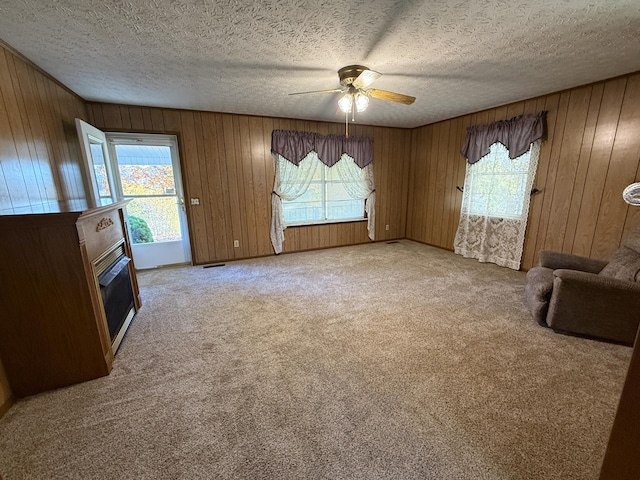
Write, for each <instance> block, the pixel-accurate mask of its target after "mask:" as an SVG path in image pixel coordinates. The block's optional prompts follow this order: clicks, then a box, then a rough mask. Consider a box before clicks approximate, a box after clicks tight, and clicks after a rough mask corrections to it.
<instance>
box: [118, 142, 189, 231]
mask: <svg viewBox="0 0 640 480" xmlns="http://www.w3.org/2000/svg"><path fill="white" fill-rule="evenodd" d="M116 157H117V161H118V171H119V174H120V183H121V186H122V194H123V196H124V198H125V199H131V202H129V204H128V205H127V214H128V215H129V218H130V220H129V223H130V226H131V229H132V242H133V243H151V242H167V241H173V240H180V238H181V233H180V220H179V216H178V215H179V212H178V208H180V206H179V201H178V197H177V195H176V188H175V184H174V175H173V167H172V165H171V151H170V148H169V147H149V146H144V145H116ZM132 218H133V220H131V219H132Z"/></svg>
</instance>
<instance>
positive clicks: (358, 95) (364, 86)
mask: <svg viewBox="0 0 640 480" xmlns="http://www.w3.org/2000/svg"><path fill="white" fill-rule="evenodd" d="M381 76H382V74H381V73H378V72H376V71H373V70H369V68H368V67H364V66H362V65H349V66H346V67H343V68H341V69H340V70H338V77H339V78H340V85H341V86H340V88H333V89H329V90H315V91H311V92H298V93H290V94H289V95H304V94H307V93H338V92H340V93H344V94H345V95H344V96H343V97H342V98H341V99H340V100H339V101H338V106H339V107H340V110H342V111H343V112H344V113H345V114H348V113H349V112H351V111H352V110H353V106H354V105H355V107H356V108H355V109H356V110H357V111H358V112H363V111H364V110H365V109H366V108H367V106H368V105H369V97H373V98H378V99H380V100H390V101H392V102H397V103H403V104H405V105H411V104H412V103H413V102H415V100H416V98H415V97H410V96H408V95H402V94H400V93H394V92H387V91H386V90H378V89H377V88H369V86H370V85H371V84H372V83H373V82H374V81H375V80H377V79H378V78H380V77H381Z"/></svg>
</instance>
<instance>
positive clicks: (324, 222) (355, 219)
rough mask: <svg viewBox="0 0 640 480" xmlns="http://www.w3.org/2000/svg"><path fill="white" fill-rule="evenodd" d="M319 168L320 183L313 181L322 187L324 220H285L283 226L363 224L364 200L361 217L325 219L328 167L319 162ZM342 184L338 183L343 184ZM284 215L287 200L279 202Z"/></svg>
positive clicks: (365, 216)
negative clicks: (320, 171)
mask: <svg viewBox="0 0 640 480" xmlns="http://www.w3.org/2000/svg"><path fill="white" fill-rule="evenodd" d="M319 166H322V178H321V180H320V181H315V182H316V184H319V183H320V182H321V183H320V184H321V185H322V186H323V188H322V199H321V201H322V209H323V212H324V216H325V219H324V220H302V221H294V222H288V221H287V220H286V218H285V225H286V226H287V227H304V226H312V225H330V224H332V223H349V222H364V221H367V220H368V217H367V212H366V200H362V216H361V217H349V218H337V219H329V218H326V217H327V184H328V183H330V182H329V181H328V180H327V170H328V169H330V168H331V167H329V166H328V165H325V164H324V163H322V162H320V163H319ZM313 183H314V180H311V182H310V184H309V185H310V186H311V184H313ZM343 183H344V182H340V184H343ZM281 202H282V207H283V214H284V206H285V202H287V200H281ZM290 203H295V201H291V202H290Z"/></svg>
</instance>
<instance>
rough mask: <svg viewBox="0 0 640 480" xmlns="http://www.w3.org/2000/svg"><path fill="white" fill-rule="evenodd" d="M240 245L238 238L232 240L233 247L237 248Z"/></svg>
mask: <svg viewBox="0 0 640 480" xmlns="http://www.w3.org/2000/svg"><path fill="white" fill-rule="evenodd" d="M239 246H240V240H234V241H233V248H238V247H239Z"/></svg>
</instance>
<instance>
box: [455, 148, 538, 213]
mask: <svg viewBox="0 0 640 480" xmlns="http://www.w3.org/2000/svg"><path fill="white" fill-rule="evenodd" d="M530 160H531V149H529V150H528V151H527V152H526V153H524V154H522V155H520V156H519V157H517V158H515V159H513V160H511V159H510V158H509V151H508V150H507V148H506V147H505V146H504V145H502V144H501V143H498V142H496V143H494V144H493V145H491V149H490V151H489V153H488V154H487V155H485V156H484V157H483V158H482V159H481V160H480V161H478V162H476V163H474V164H473V165H469V166H468V167H467V170H468V171H467V178H466V179H465V186H464V187H465V190H466V189H469V192H468V194H469V206H468V210H467V213H468V214H470V215H482V216H486V217H497V218H520V217H521V216H522V213H523V210H524V205H525V199H526V197H525V196H526V195H528V194H529V192H528V191H527V184H528V183H530V182H528V175H529V170H530Z"/></svg>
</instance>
